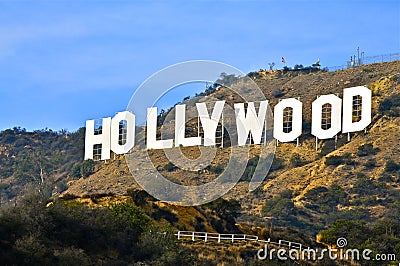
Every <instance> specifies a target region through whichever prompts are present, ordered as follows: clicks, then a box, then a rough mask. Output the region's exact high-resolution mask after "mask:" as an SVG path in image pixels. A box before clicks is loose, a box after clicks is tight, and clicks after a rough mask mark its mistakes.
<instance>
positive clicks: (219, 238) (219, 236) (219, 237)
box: [218, 234, 221, 243]
mask: <svg viewBox="0 0 400 266" xmlns="http://www.w3.org/2000/svg"><path fill="white" fill-rule="evenodd" d="M220 242H221V235H220V234H218V243H220Z"/></svg>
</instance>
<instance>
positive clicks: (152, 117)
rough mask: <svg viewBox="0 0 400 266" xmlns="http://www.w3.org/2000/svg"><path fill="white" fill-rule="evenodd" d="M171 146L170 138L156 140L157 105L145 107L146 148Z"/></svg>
mask: <svg viewBox="0 0 400 266" xmlns="http://www.w3.org/2000/svg"><path fill="white" fill-rule="evenodd" d="M166 148H172V139H165V140H157V107H151V108H147V149H166Z"/></svg>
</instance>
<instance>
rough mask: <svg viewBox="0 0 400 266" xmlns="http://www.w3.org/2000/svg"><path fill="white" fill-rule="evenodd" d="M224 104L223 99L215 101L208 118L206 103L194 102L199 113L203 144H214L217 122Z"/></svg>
mask: <svg viewBox="0 0 400 266" xmlns="http://www.w3.org/2000/svg"><path fill="white" fill-rule="evenodd" d="M224 104H225V101H217V102H215V106H214V109H213V111H212V114H211V119H210V116H209V114H208V111H207V106H206V104H205V103H196V107H197V112H198V113H199V117H200V121H201V125H202V126H203V131H204V146H213V145H215V132H216V130H217V127H218V122H219V120H220V118H221V114H222V111H223V109H224ZM222 130H224V129H222Z"/></svg>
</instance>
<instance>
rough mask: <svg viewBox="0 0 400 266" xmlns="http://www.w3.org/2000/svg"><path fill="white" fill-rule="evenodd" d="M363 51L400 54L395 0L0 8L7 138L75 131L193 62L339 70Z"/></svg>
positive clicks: (1, 123)
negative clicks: (15, 132)
mask: <svg viewBox="0 0 400 266" xmlns="http://www.w3.org/2000/svg"><path fill="white" fill-rule="evenodd" d="M358 46H359V47H360V49H361V50H363V51H364V52H365V55H366V56H372V55H379V54H386V53H391V52H399V51H400V4H399V2H398V1H361V0H360V1H246V2H245V1H219V2H216V3H215V2H214V1H1V0H0V112H1V113H0V117H1V118H0V130H3V129H6V128H10V127H13V126H21V127H25V128H27V129H28V130H34V129H42V128H45V127H48V128H52V129H54V130H59V129H62V128H65V129H68V130H70V131H73V130H76V129H77V128H79V127H81V126H84V124H85V120H87V119H93V118H98V117H105V116H112V115H113V114H114V113H115V112H117V111H122V110H125V108H126V106H127V105H128V103H129V99H130V97H131V96H132V94H133V92H134V91H135V89H136V88H137V87H138V86H139V85H140V84H141V83H142V82H143V81H144V80H145V79H146V78H148V77H149V76H151V75H152V74H153V73H155V72H156V71H158V70H160V69H162V68H165V67H167V66H169V65H171V64H175V63H179V62H183V61H187V60H195V59H200V60H215V61H220V62H224V63H227V64H230V65H232V66H234V67H237V68H239V69H240V70H242V71H243V72H246V73H247V72H250V71H254V70H258V69H259V68H268V65H267V63H268V62H272V61H274V62H276V63H277V67H278V68H281V67H282V64H281V62H280V58H281V57H282V56H284V57H285V58H286V60H287V65H288V66H293V65H294V64H303V65H310V64H312V63H314V62H315V61H316V60H317V59H318V58H320V59H321V64H322V65H323V66H335V65H342V64H344V63H345V62H346V60H348V59H349V57H350V55H353V54H355V53H356V49H357V47H358ZM176 100H180V99H176Z"/></svg>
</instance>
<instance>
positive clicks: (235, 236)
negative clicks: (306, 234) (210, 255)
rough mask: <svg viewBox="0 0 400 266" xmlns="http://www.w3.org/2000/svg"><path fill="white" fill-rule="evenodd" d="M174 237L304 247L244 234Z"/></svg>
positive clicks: (182, 233) (191, 233)
mask: <svg viewBox="0 0 400 266" xmlns="http://www.w3.org/2000/svg"><path fill="white" fill-rule="evenodd" d="M175 235H176V236H177V237H178V239H181V238H189V239H191V240H192V241H195V240H196V239H200V240H204V241H207V240H210V239H216V240H217V241H218V243H220V242H221V241H224V240H226V241H231V242H232V243H233V242H234V241H252V242H260V243H265V244H273V245H277V246H279V247H287V248H290V249H298V250H302V249H304V247H303V246H302V244H300V243H296V242H292V241H286V240H279V241H278V242H274V241H271V238H268V240H263V239H259V238H258V236H254V235H246V234H219V233H208V232H194V231H178V232H177V233H176V234H175ZM306 249H307V248H306Z"/></svg>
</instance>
